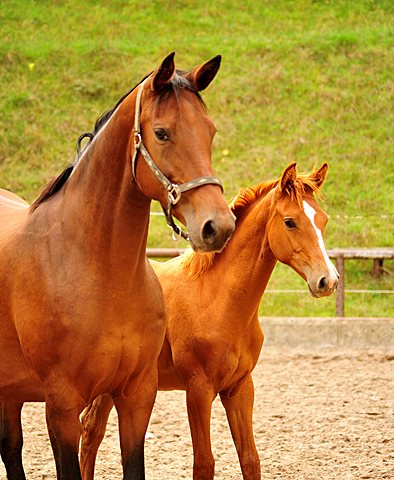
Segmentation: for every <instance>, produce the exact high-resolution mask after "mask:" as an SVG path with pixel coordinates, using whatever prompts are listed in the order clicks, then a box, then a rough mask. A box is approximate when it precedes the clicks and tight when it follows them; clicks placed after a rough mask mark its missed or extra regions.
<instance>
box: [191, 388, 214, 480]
mask: <svg viewBox="0 0 394 480" xmlns="http://www.w3.org/2000/svg"><path fill="white" fill-rule="evenodd" d="M214 398H215V393H214V391H213V388H212V387H211V385H210V384H209V383H208V382H207V381H205V380H201V381H198V380H197V379H196V380H195V381H194V382H193V385H192V386H190V387H189V388H188V390H187V392H186V403H187V413H188V417H189V425H190V432H191V436H192V442H193V456H194V462H193V480H211V479H213V477H214V472H215V460H214V458H213V455H212V448H211V412H212V402H213V400H214Z"/></svg>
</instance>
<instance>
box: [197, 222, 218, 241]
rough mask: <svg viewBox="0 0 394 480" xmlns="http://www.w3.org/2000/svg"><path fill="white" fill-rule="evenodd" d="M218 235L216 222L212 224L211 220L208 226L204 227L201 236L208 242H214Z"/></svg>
mask: <svg viewBox="0 0 394 480" xmlns="http://www.w3.org/2000/svg"><path fill="white" fill-rule="evenodd" d="M217 233H218V230H217V228H216V225H215V222H212V221H211V220H209V221H208V222H206V224H205V225H204V226H203V227H202V231H201V235H202V238H203V239H204V240H205V241H206V242H213V241H214V240H215V237H216V234H217Z"/></svg>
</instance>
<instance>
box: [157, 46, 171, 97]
mask: <svg viewBox="0 0 394 480" xmlns="http://www.w3.org/2000/svg"><path fill="white" fill-rule="evenodd" d="M174 56H175V52H172V53H170V54H169V55H168V57H166V58H165V59H164V60H163V62H162V64H161V65H160V67H158V68H156V70H155V71H154V72H153V74H152V91H154V92H161V90H162V89H163V88H164V87H165V85H166V84H167V83H168V82H169V81H170V80H171V78H172V77H173V75H174V73H175V62H174Z"/></svg>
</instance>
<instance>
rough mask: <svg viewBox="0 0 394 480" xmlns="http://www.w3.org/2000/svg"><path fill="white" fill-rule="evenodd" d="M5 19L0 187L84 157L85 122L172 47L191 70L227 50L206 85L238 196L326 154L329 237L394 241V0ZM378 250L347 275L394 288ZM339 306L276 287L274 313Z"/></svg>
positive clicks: (156, 226)
mask: <svg viewBox="0 0 394 480" xmlns="http://www.w3.org/2000/svg"><path fill="white" fill-rule="evenodd" d="M0 34H1V38H2V42H1V43H0V87H1V89H0V113H1V115H0V138H1V144H0V186H1V187H3V188H7V189H9V190H12V191H13V192H15V193H17V194H19V195H21V196H23V197H24V198H25V199H26V200H28V201H33V200H34V199H35V198H36V196H37V195H38V193H39V191H40V189H41V187H42V186H43V185H44V184H45V183H46V182H47V181H48V179H49V178H50V176H51V175H54V174H57V173H60V172H61V171H62V170H63V169H64V168H65V167H66V166H67V164H68V163H70V161H72V160H73V158H74V155H75V143H76V139H77V138H78V136H79V135H80V134H81V133H83V132H85V131H90V130H92V128H93V125H94V122H95V120H96V118H97V116H98V115H99V114H100V113H102V112H103V111H105V110H107V109H109V108H111V107H112V106H114V104H115V103H116V102H117V100H118V99H119V98H120V97H121V96H122V95H123V94H124V93H126V92H127V91H128V90H129V89H130V88H131V87H132V86H134V85H135V84H136V83H137V82H138V81H139V80H140V79H141V78H142V77H143V76H145V75H146V74H147V73H149V72H150V71H151V70H152V69H154V68H155V67H156V66H157V65H158V64H159V62H160V61H161V60H162V59H163V58H164V57H165V56H166V55H167V54H168V53H170V52H171V51H173V50H175V51H176V52H177V54H176V61H177V65H178V66H179V67H181V68H185V69H188V68H192V67H193V66H195V65H198V64H200V63H202V62H203V61H206V60H208V59H209V58H211V57H213V56H215V55H216V54H218V53H220V54H222V55H223V63H222V67H221V70H220V72H219V75H218V77H217V78H216V79H215V81H214V83H213V84H212V85H211V86H210V87H209V88H208V89H207V91H206V92H203V93H204V95H203V97H204V99H205V101H206V103H207V105H208V107H209V111H210V114H211V116H212V117H213V118H214V120H215V122H216V124H217V126H218V133H217V135H216V138H215V141H214V145H213V152H212V157H213V165H214V169H215V173H216V174H217V175H218V176H219V177H220V178H221V179H222V181H223V183H224V185H225V195H226V198H227V199H228V200H230V199H231V198H232V197H233V196H235V195H236V194H237V192H238V190H239V189H240V188H241V187H245V186H247V185H254V184H256V183H258V182H260V181H262V180H264V179H269V178H277V177H278V176H280V174H281V172H282V171H283V169H284V167H286V166H287V165H288V164H289V163H290V162H292V161H297V162H298V166H299V170H301V171H308V170H310V169H311V168H312V167H313V166H314V165H315V164H316V165H320V164H321V163H322V162H323V161H327V162H328V163H329V167H330V168H329V176H328V179H327V182H326V184H325V186H324V191H325V203H324V204H323V208H324V209H325V210H326V211H327V213H328V214H329V215H330V222H329V224H328V226H327V229H326V234H325V238H326V244H327V247H328V248H334V247H373V246H379V247H384V246H393V245H394V227H393V223H394V222H393V220H394V217H393V213H394V209H393V204H394V155H393V142H394V134H393V125H394V110H393V105H394V80H393V76H392V66H393V64H394V3H393V2H392V1H391V0H386V1H384V0H379V1H378V0H360V1H359V2H353V1H351V0H321V1H318V0H316V1H312V0H277V1H275V2H274V1H272V0H271V1H268V0H252V1H249V2H241V3H240V4H239V5H237V8H234V2H233V1H230V0H215V1H214V0H206V1H201V0H200V1H197V0H172V1H171V2H168V1H164V0H156V1H154V0H150V1H149V2H148V1H146V0H141V1H139V2H136V1H127V0H111V1H109V0H107V1H105V0H100V1H99V0H90V1H89V0H78V1H77V0H57V1H49V0H46V1H45V0H8V1H7V2H1V3H0ZM225 150H227V151H228V155H224V154H223V151H225ZM153 209H154V210H158V206H157V205H154V206H153ZM382 216H386V218H383V217H382ZM360 217H361V218H360ZM163 224H164V219H163V218H161V217H155V218H154V219H152V226H151V233H150V238H149V245H150V246H165V247H171V246H178V245H174V244H173V242H172V240H171V233H170V231H169V230H168V229H167V228H166V227H165V226H164V225H163ZM180 246H184V243H181V244H180ZM388 263H390V262H388ZM366 264H367V263H366V261H358V262H346V266H347V279H346V280H347V288H356V287H353V283H354V285H357V286H358V287H357V288H362V289H364V288H367V287H366V286H368V288H371V289H382V286H381V282H384V285H385V286H384V289H394V281H393V276H392V275H390V274H386V275H384V276H383V278H382V280H379V281H377V280H374V279H372V278H371V276H370V271H371V268H370V265H369V266H367V267H366V266H365V265H366ZM389 268H390V267H389ZM393 269H394V268H392V270H393ZM288 271H289V269H285V267H281V268H278V267H277V268H276V270H275V272H274V275H273V279H272V283H273V284H274V283H275V285H278V286H277V287H275V288H285V287H286V282H287V283H288V279H289V278H291V279H292V280H291V283H292V284H294V285H300V287H297V288H304V287H303V286H302V285H303V283H302V280H300V279H299V278H298V277H297V276H296V275H294V276H291V275H289V274H288ZM299 282H301V284H300V283H299ZM292 288H293V287H292ZM364 297H365V298H364ZM392 304H393V301H392V300H391V298H390V296H385V295H376V298H375V295H364V296H363V297H361V296H358V295H356V294H348V295H347V296H346V309H347V314H348V315H353V313H352V312H354V315H356V316H357V315H359V316H362V315H365V312H367V311H369V312H374V313H373V314H376V315H378V316H387V315H391V313H389V312H390V311H391V305H392ZM333 306H334V301H333V299H329V300H327V301H326V300H320V301H314V300H311V299H309V298H308V297H307V294H306V295H303V294H302V295H293V296H290V297H289V298H287V297H286V301H283V297H280V296H279V295H277V294H266V295H265V297H264V299H263V303H262V312H263V311H264V312H269V314H270V315H275V314H278V315H283V314H289V315H307V314H309V315H314V314H315V313H314V312H316V314H318V315H332V314H333V312H334V307H333ZM286 312H288V313H286Z"/></svg>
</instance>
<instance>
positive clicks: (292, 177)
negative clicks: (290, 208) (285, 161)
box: [280, 162, 297, 192]
mask: <svg viewBox="0 0 394 480" xmlns="http://www.w3.org/2000/svg"><path fill="white" fill-rule="evenodd" d="M296 180H297V163H296V162H294V163H290V165H288V166H287V167H286V168H285V170H284V172H283V173H282V178H281V179H280V189H281V191H282V192H283V191H285V190H286V188H287V187H292V186H293V185H294V183H295V181H296Z"/></svg>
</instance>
